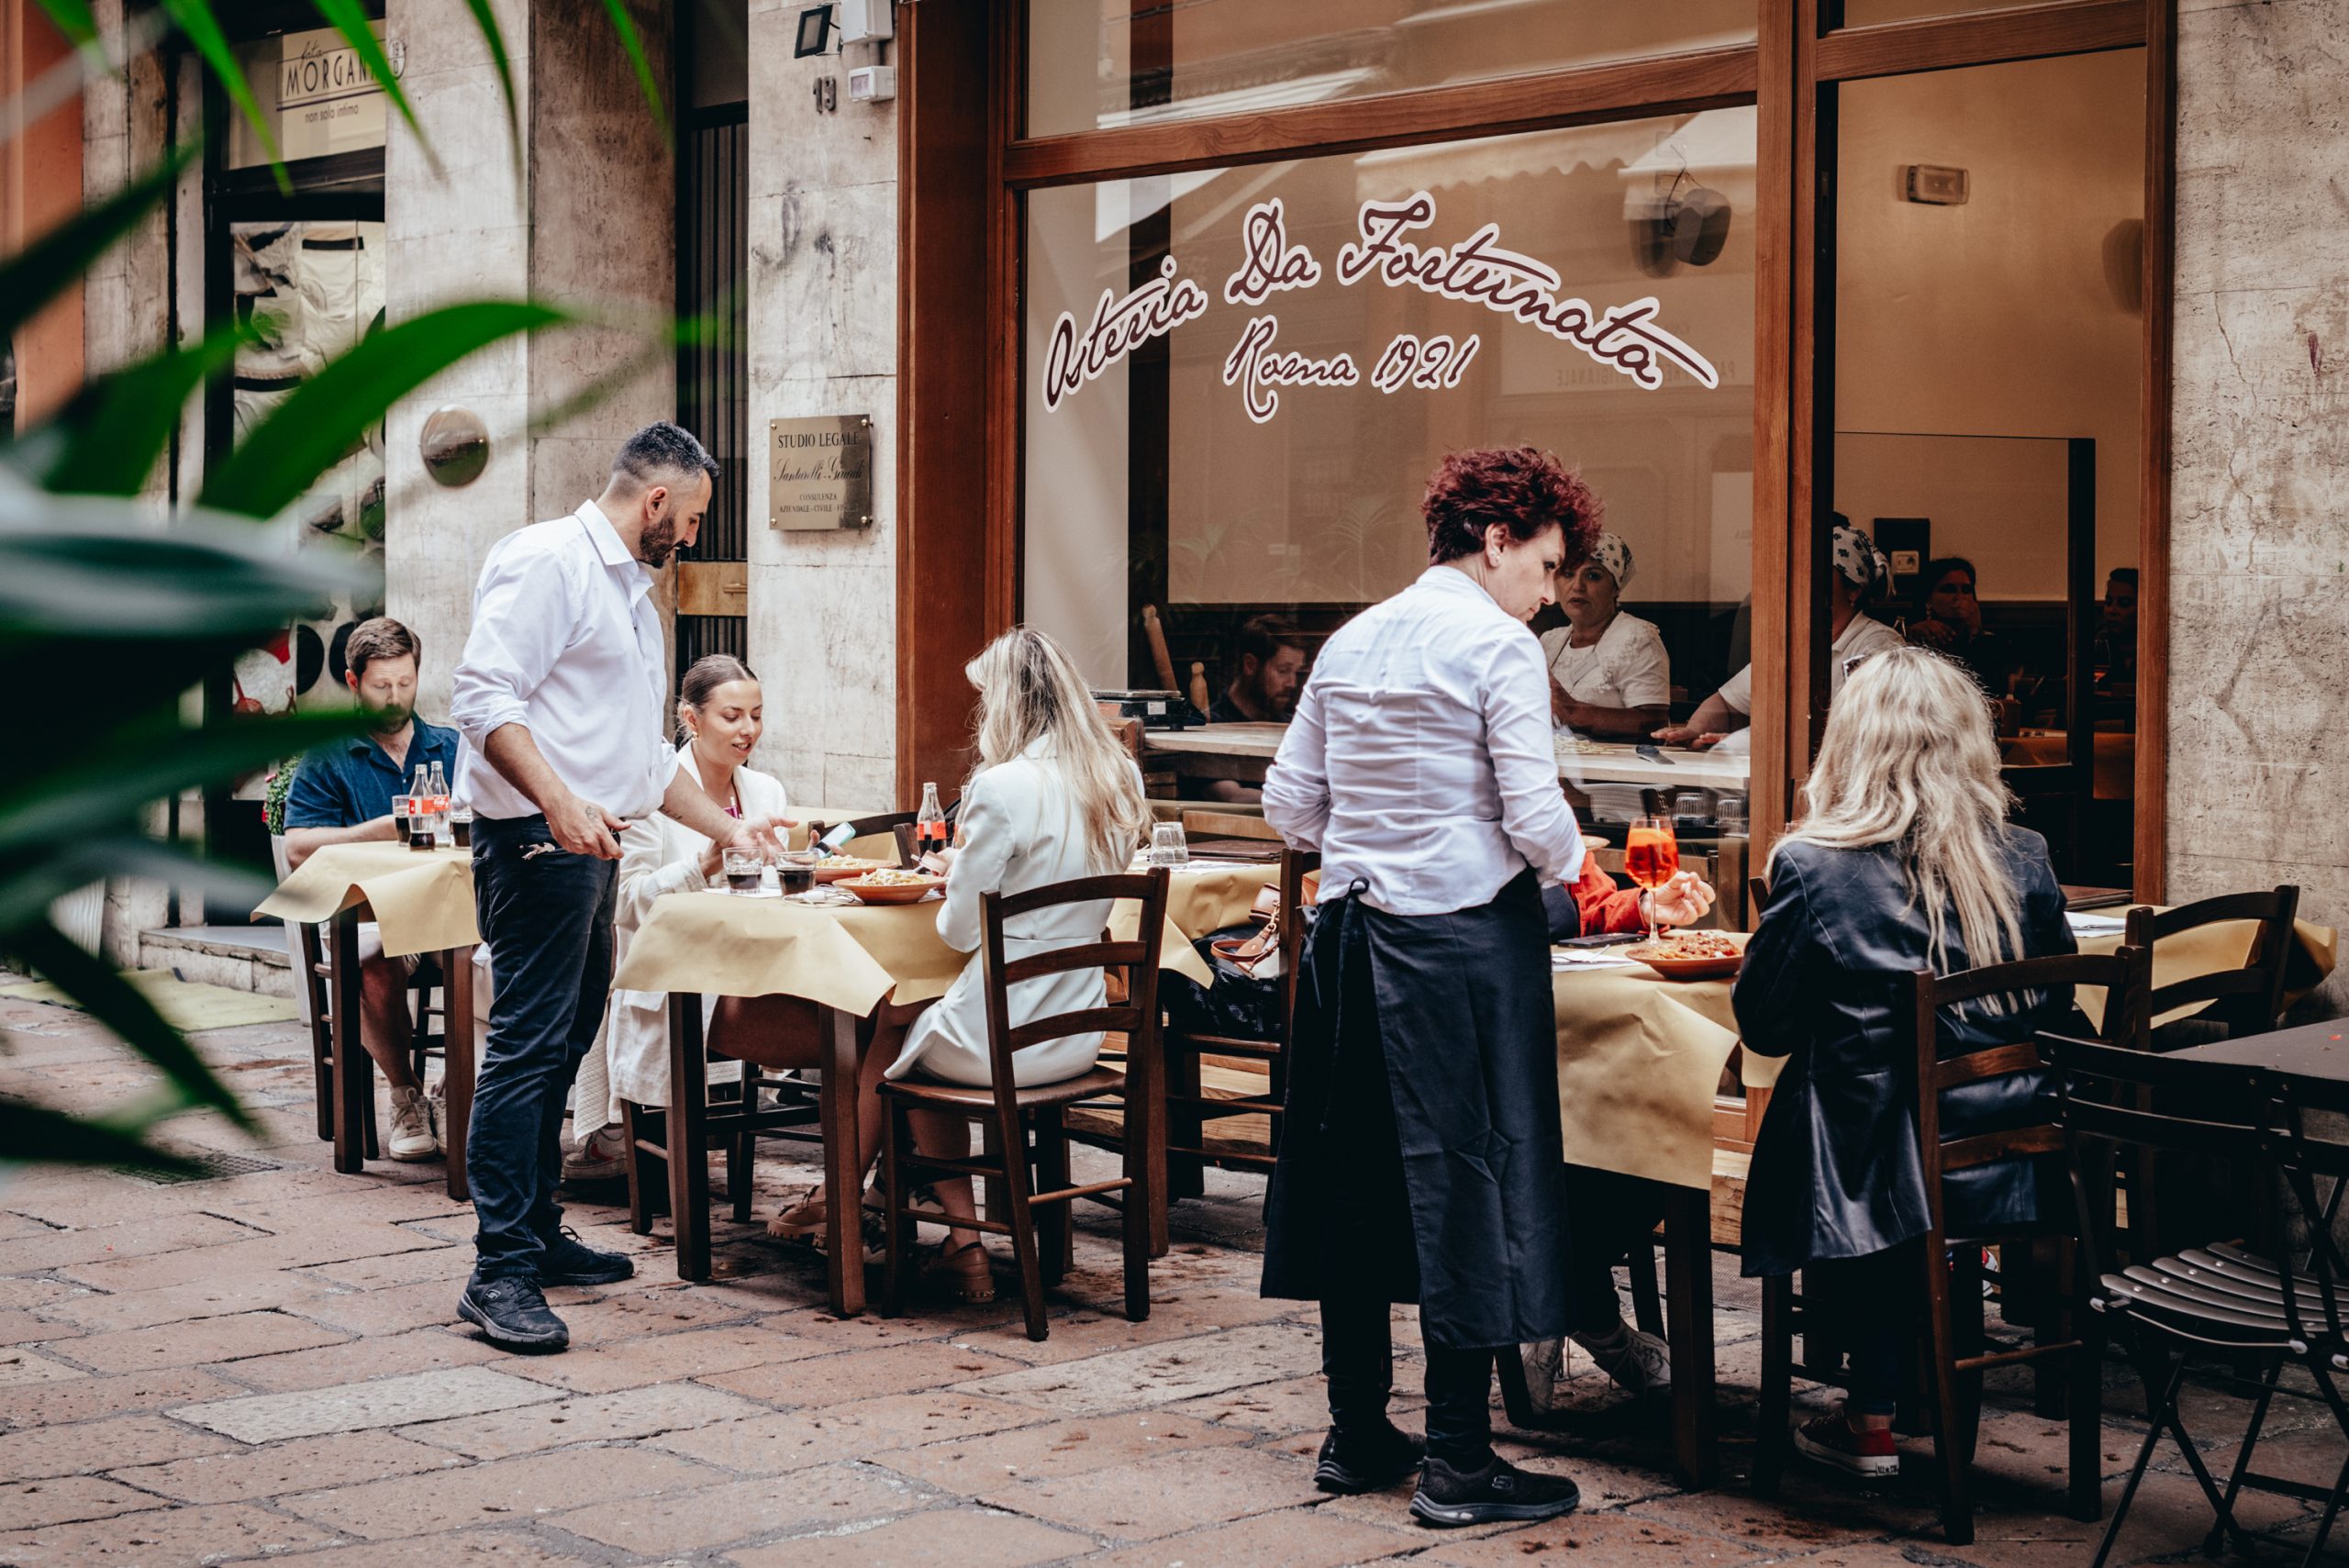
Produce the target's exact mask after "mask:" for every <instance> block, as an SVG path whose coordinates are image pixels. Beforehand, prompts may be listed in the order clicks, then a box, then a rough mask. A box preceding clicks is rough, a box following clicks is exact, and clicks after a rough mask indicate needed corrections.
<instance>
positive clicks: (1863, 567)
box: [1835, 523, 1892, 599]
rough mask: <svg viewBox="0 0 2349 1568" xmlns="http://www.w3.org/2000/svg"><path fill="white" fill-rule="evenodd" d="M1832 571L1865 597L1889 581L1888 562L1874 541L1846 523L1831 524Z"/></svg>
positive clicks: (1890, 575)
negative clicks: (1832, 525)
mask: <svg viewBox="0 0 2349 1568" xmlns="http://www.w3.org/2000/svg"><path fill="white" fill-rule="evenodd" d="M1835 570H1836V571H1837V572H1838V573H1841V574H1842V579H1843V581H1844V582H1846V583H1849V584H1851V585H1852V586H1853V587H1854V588H1856V589H1858V590H1859V594H1860V597H1861V598H1863V599H1865V598H1866V597H1868V596H1869V595H1871V594H1874V593H1876V591H1877V590H1878V589H1881V588H1883V587H1885V586H1886V585H1887V584H1890V583H1891V581H1892V562H1889V561H1887V560H1886V559H1885V558H1884V551H1882V550H1878V549H1876V541H1875V540H1874V539H1869V538H1868V536H1867V535H1865V534H1864V533H1862V532H1861V531H1860V530H1859V529H1857V528H1854V527H1852V525H1851V524H1849V523H1837V524H1836V525H1835Z"/></svg>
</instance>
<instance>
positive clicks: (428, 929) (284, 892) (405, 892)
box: [253, 840, 481, 958]
mask: <svg viewBox="0 0 2349 1568" xmlns="http://www.w3.org/2000/svg"><path fill="white" fill-rule="evenodd" d="M354 904H364V905H366V906H368V908H369V909H370V910H371V911H372V912H373V915H374V917H375V924H376V925H377V927H378V928H380V929H381V930H382V932H383V937H384V955H385V956H386V957H389V958H398V957H401V956H403V955H405V954H407V953H412V952H439V951H442V950H443V949H446V948H456V947H466V946H470V945H471V944H473V943H474V942H478V941H480V940H481V930H480V928H479V927H477V926H476V925H474V923H473V852H472V851H469V850H432V851H416V850H411V849H409V848H408V847H407V846H406V844H401V843H394V842H391V841H389V840H384V841H381V842H373V841H371V842H368V843H361V844H328V845H327V846H326V847H325V848H323V849H321V850H319V851H317V852H315V853H314V854H312V855H311V856H310V858H309V859H308V860H306V861H304V862H302V863H301V865H300V866H299V867H298V868H297V869H296V870H295V872H294V873H293V874H292V875H290V876H288V877H287V878H286V879H285V880H284V882H282V883H279V884H277V891H276V892H274V893H273V894H271V895H269V896H268V897H267V898H264V899H262V902H261V904H260V905H259V906H258V907H256V908H255V909H254V910H253V913H254V914H256V915H274V916H276V917H278V918H279V919H281V920H310V921H317V920H330V919H332V918H334V917H335V916H337V915H339V914H340V913H341V912H342V911H343V910H345V909H348V908H350V907H351V906H352V905H354Z"/></svg>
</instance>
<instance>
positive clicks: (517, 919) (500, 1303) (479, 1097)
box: [449, 421, 776, 1351]
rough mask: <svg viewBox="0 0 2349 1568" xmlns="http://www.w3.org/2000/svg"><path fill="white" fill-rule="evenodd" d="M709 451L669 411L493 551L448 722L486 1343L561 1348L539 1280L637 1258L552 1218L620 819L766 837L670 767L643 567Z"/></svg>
mask: <svg viewBox="0 0 2349 1568" xmlns="http://www.w3.org/2000/svg"><path fill="white" fill-rule="evenodd" d="M716 473H718V464H717V463H716V462H714V461H713V460H712V459H711V457H710V455H709V453H708V452H707V451H706V450H703V448H702V444H701V443H700V442H699V441H697V440H696V439H694V438H693V437H692V436H690V435H688V434H687V433H686V432H685V431H684V430H681V429H679V428H677V427H676V426H674V425H672V424H669V423H667V422H665V421H663V422H661V423H658V424H653V425H648V426H646V427H645V428H643V429H641V430H639V431H638V432H637V433H636V434H635V435H633V436H630V437H629V439H628V440H627V441H626V442H625V443H624V444H623V445H622V446H621V448H620V450H619V455H618V457H617V458H615V459H614V460H613V462H612V471H611V479H610V482H609V483H608V484H607V485H606V486H605V489H604V493H603V495H600V496H598V497H597V498H596V499H595V500H593V501H584V502H582V503H581V504H580V506H579V509H578V510H577V511H575V512H573V513H572V514H571V515H570V516H568V517H557V518H554V519H553V520H552V521H550V522H543V523H534V524H532V525H531V526H529V527H528V528H518V529H516V530H515V531H514V532H512V533H510V534H507V536H506V537H505V538H504V539H499V540H498V541H497V543H496V544H495V545H494V546H492V547H491V549H490V552H489V558H488V560H487V561H485V562H483V564H482V571H481V581H480V583H479V584H478V585H477V586H476V587H475V588H474V590H473V633H472V635H471V636H470V637H468V638H467V639H466V641H465V652H464V658H463V660H462V662H460V663H459V665H458V667H457V676H456V682H455V690H454V693H453V695H451V700H450V705H449V706H450V712H451V717H454V718H455V719H456V721H457V725H458V728H461V729H462V730H463V731H464V733H465V736H466V738H467V739H468V740H471V741H472V742H473V744H472V745H471V746H470V747H469V748H468V749H467V750H466V751H465V754H464V758H463V764H462V767H461V769H460V770H459V773H458V777H457V795H458V796H459V798H461V799H462V800H463V801H464V802H465V803H466V804H467V805H470V806H472V807H473V817H474V821H473V889H474V905H475V908H476V910H477V912H478V916H479V919H480V923H481V934H482V940H483V942H484V944H486V946H487V947H488V949H489V962H490V973H491V975H492V978H493V979H494V981H495V992H496V995H495V999H494V1000H493V1001H492V1002H491V1004H490V1009H489V1044H488V1049H487V1050H486V1051H484V1053H483V1055H482V1060H481V1063H480V1068H479V1072H480V1077H479V1080H478V1082H477V1084H476V1086H475V1088H474V1091H473V1127H472V1130H471V1133H470V1135H469V1137H468V1141H467V1146H466V1151H465V1173H466V1175H467V1177H468V1179H469V1180H470V1181H471V1183H472V1185H473V1213H474V1217H475V1218H476V1219H477V1220H478V1222H479V1226H478V1230H477V1232H476V1235H475V1240H474V1246H475V1248H476V1251H477V1253H478V1255H477V1257H476V1258H475V1260H474V1262H473V1277H472V1278H471V1279H469V1280H468V1281H467V1282H466V1284H465V1290H464V1295H463V1296H462V1297H461V1298H460V1299H459V1301H458V1303H457V1312H458V1315H459V1316H460V1317H462V1318H465V1319H466V1320H467V1321H468V1322H471V1323H473V1324H476V1325H478V1326H479V1327H480V1328H481V1329H482V1330H483V1332H484V1333H485V1334H487V1335H488V1336H489V1339H490V1340H491V1342H492V1343H495V1344H497V1345H501V1346H504V1347H506V1348H507V1349H511V1350H536V1351H559V1350H562V1349H563V1348H564V1347H565V1346H567V1345H568V1344H569V1343H570V1342H571V1333H570V1330H569V1329H567V1328H566V1327H565V1326H564V1324H563V1321H562V1318H558V1317H556V1316H555V1314H554V1313H553V1312H551V1311H550V1310H549V1309H548V1307H547V1303H546V1294H545V1287H547V1286H549V1285H576V1284H611V1283H613V1282H615V1281H618V1280H623V1279H626V1278H628V1277H629V1275H630V1274H632V1273H635V1272H636V1269H635V1265H634V1264H633V1263H631V1262H629V1260H628V1259H627V1258H626V1257H624V1256H623V1255H621V1254H620V1253H618V1252H604V1251H596V1249H595V1248H592V1247H589V1246H587V1245H586V1244H584V1242H582V1241H580V1240H578V1239H577V1237H575V1236H573V1234H572V1233H571V1232H570V1231H568V1230H566V1229H563V1226H562V1206H561V1205H560V1204H558V1203H556V1201H555V1185H556V1183H557V1181H558V1179H559V1177H560V1174H561V1171H562V1115H563V1107H564V1105H565V1103H566V1101H567V1100H568V1098H569V1096H570V1092H571V1084H572V1079H573V1076H574V1075H575V1074H576V1073H577V1072H578V1070H579V1063H580V1061H581V1059H582V1058H583V1057H584V1056H585V1055H586V1054H587V1050H588V1047H589V1046H590V1045H591V1044H592V1043H593V1042H594V1040H595V1038H596V1029H597V1028H598V1026H600V1025H601V1023H602V1022H603V1017H604V1005H605V1002H606V999H607V995H608V993H609V991H610V988H611V980H612V917H613V912H614V910H613V903H614V892H615V889H616V886H617V877H616V873H617V872H618V863H619V858H620V848H619V834H620V833H621V831H622V830H623V829H624V828H626V827H627V826H628V823H629V821H630V820H631V819H634V818H640V817H646V816H649V815H650V814H651V812H652V811H653V810H654V809H655V808H656V807H657V808H658V809H659V810H661V811H662V813H663V814H665V815H667V816H669V817H674V818H675V819H676V820H677V821H679V822H681V823H683V824H685V826H686V827H688V828H692V829H693V830H694V831H695V832H696V833H699V834H700V835H702V837H704V838H705V839H708V840H711V841H713V842H714V843H717V844H718V845H720V846H725V847H736V848H741V849H745V850H753V851H756V850H760V849H763V848H764V849H773V848H774V847H776V846H775V843H774V834H773V831H772V828H771V826H770V824H768V823H767V822H765V821H763V820H754V821H749V822H745V821H740V820H738V819H736V818H735V817H729V816H728V815H727V814H726V812H724V811H723V810H721V809H720V808H719V807H718V804H717V803H716V802H715V801H713V800H712V799H711V798H710V797H709V795H707V794H706V793H705V792H704V791H703V790H702V788H701V786H700V784H697V783H696V782H694V781H693V780H692V779H691V778H690V777H689V776H688V775H687V773H685V772H683V771H680V770H679V769H678V768H677V766H676V756H675V753H674V752H673V751H671V750H670V748H669V746H668V743H667V741H666V740H665V739H664V731H665V729H666V723H665V720H666V717H667V715H666V708H667V706H668V688H669V675H668V660H667V656H666V652H665V650H664V647H663V643H662V631H661V613H660V610H659V608H658V607H657V606H655V605H654V603H653V597H652V586H653V575H652V574H653V573H654V572H655V571H656V570H658V569H659V568H661V567H662V566H665V565H667V564H668V562H669V557H670V556H671V555H672V554H673V553H674V552H675V550H677V549H678V547H680V546H682V545H690V544H692V543H693V542H694V539H696V537H697V536H698V535H699V534H700V532H701V519H702V514H703V513H704V512H705V511H707V508H708V506H709V495H710V482H711V479H712V478H713V477H714V476H715V475H716Z"/></svg>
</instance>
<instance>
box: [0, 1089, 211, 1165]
mask: <svg viewBox="0 0 2349 1568" xmlns="http://www.w3.org/2000/svg"><path fill="white" fill-rule="evenodd" d="M146 1130H147V1129H146V1126H145V1125H143V1124H142V1125H135V1126H126V1125H124V1124H123V1123H122V1122H121V1121H120V1120H119V1119H118V1118H112V1117H105V1118H82V1117H73V1116H68V1115H66V1114H65V1113H64V1112H63V1111H53V1110H50V1108H49V1107H48V1106H32V1105H27V1104H26V1103H25V1102H24V1101H22V1100H12V1099H9V1098H7V1097H6V1096H5V1095H0V1149H5V1150H6V1151H7V1154H6V1161H0V1165H5V1163H6V1162H14V1161H22V1162H39V1163H44V1164H51V1165H130V1166H135V1167H137V1168H139V1169H140V1170H147V1171H160V1172H167V1173H192V1172H194V1171H195V1164H194V1162H191V1161H190V1160H188V1159H187V1158H186V1157H185V1156H184V1155H180V1154H171V1153H167V1152H165V1151H162V1150H160V1149H151V1148H150V1147H148V1145H147V1144H146V1143H144V1142H142V1141H141V1140H140V1135H141V1134H142V1133H144V1132H145V1131H146Z"/></svg>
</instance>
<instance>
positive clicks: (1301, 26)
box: [1028, 0, 1754, 136]
mask: <svg viewBox="0 0 2349 1568" xmlns="http://www.w3.org/2000/svg"><path fill="white" fill-rule="evenodd" d="M1028 14H1029V28H1028V83H1029V86H1028V134H1029V135H1030V136H1054V135H1061V134H1064V133H1067V132H1071V131H1084V130H1095V129H1108V128H1116V127H1120V126H1130V125H1152V124H1163V123H1166V122H1168V121H1173V120H1187V119H1198V118H1205V117H1210V116H1221V115H1235V114H1245V113H1251V112H1254V111H1257V110H1262V109H1276V108H1289V107H1294V106H1298V105H1304V104H1318V103H1330V102H1336V101H1339V100H1342V99H1347V98H1360V97H1366V96H1369V95H1373V94H1377V93H1394V92H1402V91H1407V90H1411V89H1416V88H1425V87H1434V86H1442V85H1445V84H1448V83H1462V82H1484V81H1490V80H1493V79H1495V78H1497V77H1503V76H1513V75H1518V74H1520V73H1523V72H1535V71H1548V70H1554V69H1558V68H1561V67H1567V66H1576V65H1597V64H1600V63H1603V62H1605V61H1616V60H1629V59H1636V58H1639V57H1642V56H1647V55H1660V54H1670V53H1674V52H1676V51H1680V50H1695V49H1705V48H1712V47H1721V46H1734V45H1739V44H1751V43H1753V39H1754V0H1678V3H1676V4H1674V5H1670V6H1631V5H1625V4H1623V3H1622V0H1511V3H1508V4H1501V5H1496V4H1494V3H1493V0H1317V3H1316V4H1314V5H1310V6H1299V5H1275V4H1266V3H1265V0H1175V3H1171V4H1170V3H1167V0H1029V6H1028Z"/></svg>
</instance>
